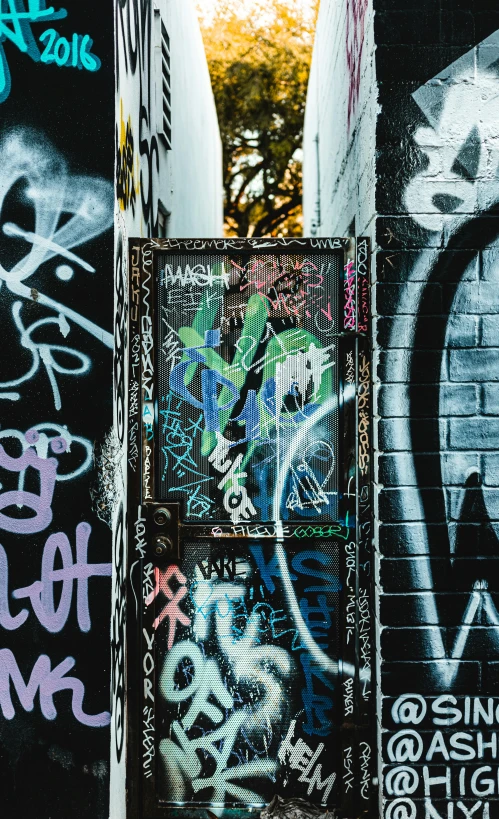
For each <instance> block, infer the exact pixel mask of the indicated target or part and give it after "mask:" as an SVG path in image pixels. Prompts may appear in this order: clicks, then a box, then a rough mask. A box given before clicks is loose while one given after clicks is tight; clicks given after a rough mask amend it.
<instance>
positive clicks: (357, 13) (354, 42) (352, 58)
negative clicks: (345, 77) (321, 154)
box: [346, 0, 368, 132]
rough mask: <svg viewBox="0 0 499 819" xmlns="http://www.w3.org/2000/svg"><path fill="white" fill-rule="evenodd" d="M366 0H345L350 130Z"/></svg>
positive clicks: (356, 100) (357, 82)
mask: <svg viewBox="0 0 499 819" xmlns="http://www.w3.org/2000/svg"><path fill="white" fill-rule="evenodd" d="M367 6H368V0H347V19H346V23H347V38H346V52H347V68H348V74H349V77H350V86H349V89H348V122H347V128H348V131H349V132H350V126H351V124H352V118H353V115H354V113H355V109H356V108H357V103H358V101H359V91H360V77H361V62H362V52H363V50H364V28H365V17H366V13H367Z"/></svg>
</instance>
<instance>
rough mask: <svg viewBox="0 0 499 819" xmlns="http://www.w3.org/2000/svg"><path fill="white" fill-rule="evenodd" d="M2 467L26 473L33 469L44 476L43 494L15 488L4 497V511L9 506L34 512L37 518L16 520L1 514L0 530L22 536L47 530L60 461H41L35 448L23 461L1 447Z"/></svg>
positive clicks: (0, 499) (0, 504) (0, 506)
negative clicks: (58, 462) (12, 456)
mask: <svg viewBox="0 0 499 819" xmlns="http://www.w3.org/2000/svg"><path fill="white" fill-rule="evenodd" d="M0 467H3V469H6V470H8V471H9V472H17V473H22V472H24V471H25V470H27V469H28V468H29V467H32V468H33V469H36V470H37V471H38V472H39V474H40V494H39V495H36V494H35V493H34V492H27V491H25V490H24V489H14V490H10V491H8V492H3V493H2V494H0V510H1V509H7V508H8V507H9V506H17V507H18V508H21V509H22V508H24V507H27V508H28V509H31V510H32V511H33V512H34V513H35V515H34V517H33V516H32V517H23V518H15V517H11V516H10V515H4V514H3V513H2V512H0V529H5V530H6V531H7V532H15V533H16V534H18V535H31V534H34V533H35V532H41V531H43V529H46V528H47V526H48V525H49V524H50V522H51V520H52V509H51V504H52V498H53V495H54V487H55V482H56V479H57V460H56V458H39V457H38V455H37V454H36V452H35V450H34V449H32V448H31V447H30V448H29V449H27V450H26V452H24V453H23V454H22V455H21V456H20V457H19V458H11V456H10V455H7V453H6V452H5V449H4V448H3V446H1V445H0Z"/></svg>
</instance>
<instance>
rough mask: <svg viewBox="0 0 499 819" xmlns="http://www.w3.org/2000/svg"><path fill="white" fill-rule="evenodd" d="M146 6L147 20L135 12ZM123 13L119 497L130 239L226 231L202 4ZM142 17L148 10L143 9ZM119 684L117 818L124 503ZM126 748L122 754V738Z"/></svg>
mask: <svg viewBox="0 0 499 819" xmlns="http://www.w3.org/2000/svg"><path fill="white" fill-rule="evenodd" d="M137 8H139V9H140V10H141V13H143V14H144V15H145V17H144V19H139V18H137V17H136V16H135V13H134V10H136V9H137ZM115 12H116V21H117V24H116V55H115V59H116V70H117V89H116V149H117V191H116V193H117V198H116V211H115V237H116V276H115V282H116V287H115V313H116V322H115V380H114V398H115V411H114V427H115V430H116V431H117V437H118V439H119V444H120V447H121V450H120V454H121V457H120V460H119V464H118V465H117V470H116V472H117V474H116V489H117V496H118V498H121V499H122V500H123V499H124V496H125V494H126V467H127V463H126V441H127V435H128V430H127V426H126V416H127V394H126V392H127V390H126V377H125V383H124V382H123V373H126V368H127V361H126V358H127V353H126V348H125V345H126V341H125V339H126V326H127V316H128V271H127V266H128V260H127V248H128V239H129V238H131V237H147V236H149V237H158V236H160V235H161V230H160V227H159V222H158V213H159V212H160V210H164V211H166V212H167V214H168V220H167V229H166V234H165V235H166V236H167V237H171V238H193V237H194V238H196V237H202V238H216V237H220V236H222V235H223V181H222V148H221V142H220V132H219V128H218V121H217V115H216V110H215V102H214V99H213V93H212V89H211V83H210V78H209V74H208V67H207V63H206V58H205V54H204V48H203V43H202V38H201V33H200V29H199V23H198V20H197V16H196V13H195V6H194V0H146V2H144V3H140V4H137V3H133V2H132V0H127V2H126V3H125V5H124V6H123V4H122V3H121V2H118V0H115ZM139 13H140V12H139ZM161 20H162V21H163V23H164V25H165V27H166V30H167V33H168V35H169V39H170V54H171V72H170V73H171V104H172V113H171V127H172V146H171V150H168V149H167V147H166V146H165V144H164V142H163V141H162V139H161V138H160V136H159V132H160V131H161V130H162V127H161V121H162V116H161V108H162V101H161V39H160V34H161ZM113 548H114V555H113V613H112V625H111V638H112V644H113V657H112V662H113V682H112V717H111V799H110V816H111V817H112V819H125V816H126V773H127V772H126V754H127V748H126V703H124V701H123V696H122V695H121V693H120V692H121V690H122V688H123V684H125V681H124V674H125V663H126V645H125V643H124V640H123V639H121V638H120V639H117V635H120V634H121V630H122V623H123V617H124V596H123V583H124V582H125V577H124V575H123V572H124V571H126V569H125V567H126V548H127V547H126V528H125V526H124V521H123V515H122V512H120V508H119V504H118V509H117V511H116V514H115V520H114V546H113ZM123 735H124V737H125V743H124V746H123V749H122V753H121V754H120V752H119V747H120V743H121V737H122V736H123Z"/></svg>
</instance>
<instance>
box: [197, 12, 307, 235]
mask: <svg viewBox="0 0 499 819" xmlns="http://www.w3.org/2000/svg"><path fill="white" fill-rule="evenodd" d="M317 5H318V3H317ZM314 16H315V15H311V14H307V13H306V12H305V11H304V10H303V6H302V4H301V2H298V0H266V2H263V1H262V0H251V2H248V1H247V2H246V3H243V2H241V0H219V3H218V6H217V10H216V12H215V14H214V16H213V17H212V18H210V19H209V20H205V22H204V25H203V38H204V41H205V48H206V54H207V58H208V65H209V69H210V74H211V81H212V85H213V92H214V96H215V102H216V106H217V112H218V118H219V123H220V131H221V136H222V144H223V164H224V188H225V223H226V224H225V227H226V234H227V235H228V236H297V235H301V229H302V216H301V201H302V164H301V144H302V138H303V123H304V116H305V101H306V93H307V83H308V76H309V70H310V60H311V53H312V44H313V28H314V22H315V20H314Z"/></svg>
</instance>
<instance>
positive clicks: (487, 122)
mask: <svg viewBox="0 0 499 819" xmlns="http://www.w3.org/2000/svg"><path fill="white" fill-rule="evenodd" d="M374 7H375V12H376V14H375V21H374V28H375V41H376V46H377V50H376V68H377V77H378V81H379V103H380V106H381V112H380V115H379V118H378V123H377V192H376V207H377V210H378V213H379V214H380V216H379V218H378V219H377V242H378V247H379V252H378V255H377V275H376V279H377V283H376V288H375V289H376V305H377V313H378V320H377V332H376V343H377V344H378V345H379V366H378V370H377V377H378V380H379V383H380V389H379V393H378V413H379V416H380V418H379V422H378V448H379V453H380V454H379V466H378V473H377V480H378V485H379V495H378V497H379V519H380V528H379V548H380V553H381V561H380V576H379V583H380V597H379V601H380V623H381V626H382V630H381V632H380V641H379V644H380V650H381V660H382V664H381V689H382V694H383V695H384V699H383V714H382V724H383V728H384V729H386V731H387V733H386V734H385V735H384V737H383V746H382V761H383V764H384V765H385V768H384V796H385V798H386V800H387V802H386V803H385V807H384V815H385V816H386V817H387V819H390V817H391V816H392V815H393V816H394V815H400V816H402V815H407V817H409V816H411V817H413V819H415V817H416V816H417V817H423V816H429V815H436V814H433V813H432V811H433V810H436V811H438V812H439V814H440V815H441V816H447V815H448V810H449V805H450V804H451V803H452V804H453V808H452V810H454V811H456V812H457V815H465V812H464V808H463V809H461V808H460V807H459V805H458V803H459V804H461V805H464V807H465V808H466V809H467V810H471V809H472V808H473V806H474V805H476V803H477V802H478V801H480V800H481V802H480V805H478V806H477V807H476V808H475V810H476V813H475V814H474V815H476V816H479V817H481V816H482V814H483V815H484V816H485V815H488V813H487V811H489V812H490V816H491V817H493V816H494V817H495V816H497V815H499V803H498V801H497V798H498V792H497V787H496V786H494V788H493V789H492V790H490V789H489V790H488V792H487V789H488V787H489V786H485V787H484V786H483V783H481V780H480V777H479V778H478V780H477V779H475V785H473V784H472V776H473V774H474V773H475V772H476V770H477V769H478V768H479V767H480V766H488V765H490V766H491V767H490V770H489V773H490V775H491V776H492V777H495V780H496V782H497V757H494V756H493V755H492V754H491V751H490V750H489V751H485V752H484V753H483V754H482V756H481V757H480V756H479V752H478V749H477V743H478V732H479V731H482V732H484V738H485V741H487V740H489V739H490V732H493V731H495V730H496V728H497V718H496V716H494V718H493V721H492V724H491V725H487V724H486V722H485V721H484V719H483V718H480V717H478V719H477V721H475V722H473V703H471V717H470V719H469V720H467V719H466V707H467V706H466V703H465V698H466V697H471V698H473V697H480V698H481V703H482V705H483V706H484V707H488V704H487V703H488V700H487V698H488V697H489V696H491V697H492V696H495V697H497V695H498V694H499V664H498V659H499V654H498V648H499V639H498V637H499V630H498V627H497V626H498V623H499V619H498V618H497V609H498V606H499V573H498V558H499V543H498V539H497V521H498V519H499V509H498V508H497V503H496V501H497V497H498V485H499V480H498V471H497V463H496V461H497V454H496V453H497V448H498V444H499V440H498V436H497V429H496V425H497V414H498V410H499V400H498V399H499V395H498V392H497V386H496V384H495V382H496V380H497V375H496V363H497V356H498V349H497V348H498V347H499V336H498V333H497V320H498V313H499V301H498V298H497V296H496V293H497V276H498V273H497V265H496V261H495V260H496V258H497V237H498V236H499V220H498V219H497V203H498V201H499V188H498V186H497V152H496V149H495V143H494V138H493V136H492V134H493V133H495V132H497V128H498V126H499V109H498V107H497V105H496V104H495V102H494V101H493V100H494V99H495V96H494V94H495V95H496V94H497V92H498V89H499V72H498V64H499V63H498V58H499V48H498V45H499V31H497V30H498V29H499V15H498V12H497V9H496V8H495V7H494V4H492V3H490V2H489V0H475V1H474V2H464V0H463V1H461V0H445V2H444V0H440V2H436V0H377V2H376V0H375V2H374ZM466 55H468V56H466ZM459 61H460V62H459ZM442 72H443V73H442ZM494 89H495V91H494ZM413 95H414V96H413ZM480 106H481V108H480ZM405 695H411V697H410V698H409V699H408V700H406V701H405V703H406V705H405V706H404V704H403V701H402V700H400V699H398V698H399V697H401V696H405ZM442 695H445V696H448V697H450V698H451V699H447V700H445V701H441V705H440V707H441V708H443V707H448V706H455V707H456V708H457V709H459V710H460V712H461V716H460V717H458V716H457V715H456V714H454V717H455V719H454V720H453V721H452V720H451V722H450V723H449V724H447V725H445V724H443V723H442V722H441V721H439V719H440V720H441V718H442V716H449V717H451V714H450V712H447V714H442V713H441V714H438V713H437V712H436V711H434V710H433V709H434V708H435V698H436V697H438V696H442ZM452 698H455V699H452ZM498 702H499V700H497V699H495V700H494V701H493V708H494V709H495V708H496V706H497V704H498ZM408 703H409V704H410V705H408ZM436 707H437V708H438V705H437V706H436ZM404 708H405V709H406V710H405V711H404ZM408 709H409V710H408ZM411 709H412V710H411ZM425 713H426V716H425ZM494 714H495V711H494ZM380 716H381V715H380ZM407 730H409V732H411V731H412V734H410V735H406V737H405V741H406V742H407V741H408V742H409V745H410V749H409V753H408V754H407V755H405V756H404V753H403V751H402V745H401V744H400V743H401V742H402V744H403V740H404V737H403V733H401V732H404V731H407ZM438 730H440V731H442V736H443V739H442V744H443V745H444V746H445V748H446V749H447V750H445V749H444V751H442V750H441V748H442V744H441V745H440V746H439V748H440V750H439V749H438V748H437V750H436V751H435V748H433V750H432V742H436V743H437V745H438V742H439V740H438V738H437V740H435V735H436V732H437V731H438ZM458 732H464V733H465V734H467V735H468V737H469V738H465V739H464V743H465V745H467V746H468V747H469V748H471V750H470V751H468V752H464V751H462V749H461V751H462V754H461V755H459V752H456V749H455V747H454V746H453V744H452V743H453V742H454V741H455V738H456V735H457V733H458ZM485 734H486V737H485ZM407 737H409V738H408V739H407ZM418 737H419V739H418ZM419 741H421V745H419ZM390 743H391V745H390ZM411 743H412V745H411ZM406 748H407V746H406ZM449 752H451V753H450V755H449ZM466 753H467V754H468V755H466ZM446 754H447V756H446ZM401 765H405V766H406V767H408V770H406V771H404V772H403V771H401V768H400V766H401ZM425 765H426V773H425V769H424V768H425ZM463 765H464V766H465V767H464V773H462V774H461V767H462V766H463ZM425 776H426V777H427V778H428V777H430V778H431V777H436V776H440V777H443V778H444V780H445V778H446V777H448V786H447V785H446V781H444V780H443V781H441V782H440V783H436V782H433V783H430V784H429V783H428V779H426V780H425ZM480 776H481V777H482V778H483V776H484V772H482V773H481V775H480ZM460 777H461V778H460ZM425 781H426V785H425ZM477 782H478V785H477ZM480 783H481V784H480ZM480 789H481V794H480ZM425 796H426V798H427V800H429V802H428V801H427V803H426V804H425ZM486 804H489V807H487V808H486V807H485V806H486ZM397 810H398V811H402V813H400V814H396V812H397ZM460 812H461V814H460ZM449 815H450V814H449Z"/></svg>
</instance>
